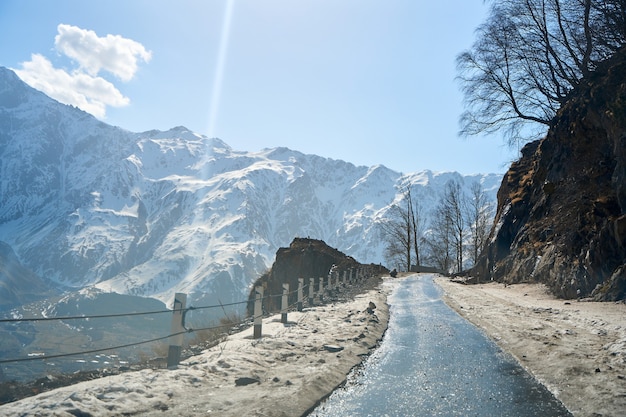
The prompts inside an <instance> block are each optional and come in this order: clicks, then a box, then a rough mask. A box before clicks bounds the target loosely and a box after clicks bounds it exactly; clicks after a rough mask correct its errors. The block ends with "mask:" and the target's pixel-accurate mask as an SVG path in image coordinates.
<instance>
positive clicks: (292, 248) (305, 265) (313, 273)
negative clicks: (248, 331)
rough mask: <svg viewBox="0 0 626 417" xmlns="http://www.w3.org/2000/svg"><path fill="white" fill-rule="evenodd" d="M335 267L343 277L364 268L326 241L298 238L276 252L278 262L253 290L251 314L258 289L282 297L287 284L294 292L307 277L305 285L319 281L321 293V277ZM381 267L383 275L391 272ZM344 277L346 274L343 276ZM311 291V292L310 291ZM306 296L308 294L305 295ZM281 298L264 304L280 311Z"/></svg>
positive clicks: (293, 295) (249, 308)
mask: <svg viewBox="0 0 626 417" xmlns="http://www.w3.org/2000/svg"><path fill="white" fill-rule="evenodd" d="M333 265H334V268H335V270H336V271H338V272H339V274H343V271H349V270H350V269H352V268H354V269H357V268H359V267H361V266H363V265H362V264H360V263H359V262H357V261H356V260H355V259H354V258H352V257H351V256H347V255H346V254H344V253H343V252H341V251H339V250H337V249H335V248H332V247H330V246H328V245H327V244H326V243H325V242H324V241H322V240H318V239H309V238H295V239H294V240H293V241H292V242H291V244H290V245H289V247H288V248H280V249H278V251H277V252H276V260H275V261H274V263H273V264H272V267H271V269H270V270H269V271H268V272H266V273H265V274H263V276H261V278H259V279H258V280H257V281H256V282H255V283H254V285H253V286H252V290H251V291H250V295H249V297H248V300H249V305H248V310H249V311H248V312H249V314H252V313H253V311H252V308H253V306H254V297H255V291H254V288H255V287H256V286H263V288H264V295H266V296H267V295H278V294H282V291H283V287H282V285H283V283H287V284H289V289H290V292H293V291H295V290H296V289H297V288H298V278H304V279H305V281H304V285H305V286H307V285H309V279H310V278H314V279H315V284H314V285H315V287H314V288H315V290H316V291H317V290H318V288H319V287H318V285H319V278H320V277H323V278H324V279H326V278H327V276H328V273H329V271H330V270H331V268H333ZM380 268H381V272H382V271H383V270H384V272H387V270H386V269H384V268H382V267H380ZM341 276H343V275H341ZM307 291H308V290H307ZM305 295H306V292H305ZM296 300H297V295H296V294H295V293H294V294H291V296H290V297H289V303H290V304H292V303H294V302H295V301H296ZM280 301H281V300H280V297H270V298H268V299H267V300H266V301H265V302H264V306H265V308H266V309H267V310H268V311H277V310H279V309H280Z"/></svg>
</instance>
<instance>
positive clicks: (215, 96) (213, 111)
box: [208, 0, 235, 138]
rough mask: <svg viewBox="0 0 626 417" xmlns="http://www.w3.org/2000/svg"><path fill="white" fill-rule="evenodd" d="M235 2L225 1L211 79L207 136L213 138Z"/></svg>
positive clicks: (231, 0)
mask: <svg viewBox="0 0 626 417" xmlns="http://www.w3.org/2000/svg"><path fill="white" fill-rule="evenodd" d="M234 4H235V0H226V8H225V9H224V18H223V19H222V22H223V24H222V33H221V35H220V46H219V50H218V55H217V63H216V65H215V77H214V78H213V89H212V93H211V104H210V105H211V107H210V109H209V128H208V136H209V137H210V138H212V137H215V124H216V122H217V116H218V109H219V104H220V97H221V94H222V81H223V79H224V67H225V65H226V52H227V50H228V39H229V37H230V24H231V21H232V17H233V7H234Z"/></svg>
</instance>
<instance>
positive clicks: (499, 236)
mask: <svg viewBox="0 0 626 417" xmlns="http://www.w3.org/2000/svg"><path fill="white" fill-rule="evenodd" d="M473 275H474V276H476V277H477V278H478V279H479V280H490V279H491V280H496V281H502V282H508V283H515V282H522V281H539V282H544V283H546V284H547V285H548V286H549V287H550V289H551V290H552V291H553V293H554V294H555V295H557V296H559V297H563V298H576V297H587V296H593V297H594V298H595V299H597V300H606V301H608V300H618V299H624V298H625V297H626V50H622V51H621V52H620V53H618V54H616V55H615V56H614V57H612V58H611V59H610V60H608V61H606V62H604V63H602V64H601V65H600V66H599V67H598V68H597V70H596V71H595V72H594V73H593V74H592V75H591V76H590V77H588V79H586V80H583V81H582V82H581V84H580V86H579V87H578V88H577V89H576V90H575V91H573V92H572V94H571V95H570V98H569V100H568V101H567V103H566V104H565V105H564V106H563V107H562V108H561V110H560V111H559V113H558V114H557V117H556V118H555V120H554V122H553V125H552V126H551V127H550V129H549V131H548V134H547V135H546V137H545V138H544V139H542V140H540V141H536V142H532V143H529V144H527V145H526V146H525V147H524V148H523V150H522V156H521V158H520V159H519V160H518V161H517V162H515V163H513V164H512V165H511V167H510V169H509V171H508V172H507V173H506V175H505V176H504V178H503V180H502V184H501V187H500V190H499V191H498V210H497V214H496V221H495V224H494V227H493V230H492V232H491V239H490V243H489V245H488V247H487V249H486V250H485V251H484V253H483V257H482V259H481V261H480V262H479V263H478V264H477V266H476V268H474V270H473Z"/></svg>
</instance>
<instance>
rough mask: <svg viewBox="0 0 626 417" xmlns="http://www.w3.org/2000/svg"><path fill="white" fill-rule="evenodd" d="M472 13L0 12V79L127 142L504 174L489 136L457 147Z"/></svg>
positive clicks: (479, 6)
mask: <svg viewBox="0 0 626 417" xmlns="http://www.w3.org/2000/svg"><path fill="white" fill-rule="evenodd" d="M485 14H486V5H485V4H484V2H483V0H438V1H432V0H428V1H426V0H195V1H192V0H177V1H165V0H122V1H119V0H107V1H104V0H103V1H100V0H91V1H83V0H55V1H48V0H2V1H0V38H1V39H3V40H5V41H3V46H2V48H0V65H1V66H5V67H8V68H12V69H15V70H17V71H18V74H19V75H20V76H21V77H22V78H23V79H24V80H25V81H27V82H29V83H30V84H31V85H33V86H35V87H36V88H39V89H42V90H44V91H45V90H46V89H48V91H45V92H47V93H48V94H49V95H56V97H55V98H57V99H59V101H64V102H71V103H73V104H76V105H78V106H79V107H81V108H83V109H84V110H86V111H89V112H91V113H93V114H94V115H96V116H98V117H99V118H100V119H102V120H104V121H105V122H107V123H109V124H112V125H117V126H121V127H123V128H125V129H128V130H131V131H135V132H141V131H146V130H151V129H160V130H167V129H169V128H171V127H174V126H179V125H183V126H186V127H187V128H189V129H191V130H193V131H195V132H198V133H201V134H206V135H209V136H216V137H219V138H220V139H222V140H223V141H225V142H226V143H228V144H229V145H230V146H231V147H233V148H234V149H236V150H243V151H256V150H260V149H263V148H270V147H277V146H286V147H289V148H291V149H295V150H299V151H301V152H305V153H313V154H317V155H320V156H324V157H329V158H333V159H343V160H346V161H349V162H352V163H354V164H356V165H368V166H369V165H375V164H383V165H385V166H387V167H389V168H391V169H394V170H396V171H400V172H413V171H419V170H422V169H432V170H435V171H450V170H456V171H460V172H461V173H464V174H471V173H478V172H483V173H487V172H504V171H505V170H506V168H507V167H508V164H509V163H510V161H511V160H512V159H514V158H515V157H516V155H517V151H516V150H511V149H509V148H507V146H506V145H505V144H504V142H503V141H502V139H501V138H500V137H498V136H497V135H495V136H490V137H472V138H468V139H464V138H460V137H459V136H458V134H457V132H458V130H459V125H458V118H459V115H460V114H461V112H462V110H463V106H462V95H461V93H460V91H459V85H458V84H457V82H456V81H455V76H456V69H455V57H456V56H457V54H459V53H460V52H461V51H463V50H464V49H467V48H469V47H470V46H471V44H472V41H473V39H474V29H475V28H476V27H477V26H478V25H479V24H480V23H481V22H482V21H483V19H484V17H485ZM7 40H10V41H7Z"/></svg>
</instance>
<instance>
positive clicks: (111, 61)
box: [54, 24, 152, 81]
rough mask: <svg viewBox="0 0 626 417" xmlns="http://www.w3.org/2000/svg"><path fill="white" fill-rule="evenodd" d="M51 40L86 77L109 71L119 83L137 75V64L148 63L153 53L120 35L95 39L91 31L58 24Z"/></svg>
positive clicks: (96, 36) (95, 35)
mask: <svg viewBox="0 0 626 417" xmlns="http://www.w3.org/2000/svg"><path fill="white" fill-rule="evenodd" d="M57 31H58V32H59V33H58V35H57V36H56V37H55V38H54V45H55V46H56V48H57V50H58V51H59V52H61V53H63V54H65V55H67V56H68V57H69V58H72V59H74V60H75V61H76V62H78V64H79V65H80V67H81V69H84V70H85V71H86V72H87V73H88V74H90V75H92V76H95V75H97V74H98V73H99V72H100V71H102V70H104V71H108V72H110V73H111V74H113V75H115V76H116V77H118V78H119V79H120V80H122V81H130V80H131V79H132V78H133V77H134V76H135V73H136V72H137V61H138V60H140V59H141V60H143V61H144V62H149V61H150V59H151V58H152V53H151V52H150V51H148V50H146V48H144V46H143V45H142V44H140V43H139V42H136V41H134V40H132V39H127V38H123V37H121V36H119V35H106V36H105V37H98V35H97V34H96V32H94V31H92V30H85V29H81V28H79V27H76V26H71V25H64V24H60V25H59V26H58V27H57Z"/></svg>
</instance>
